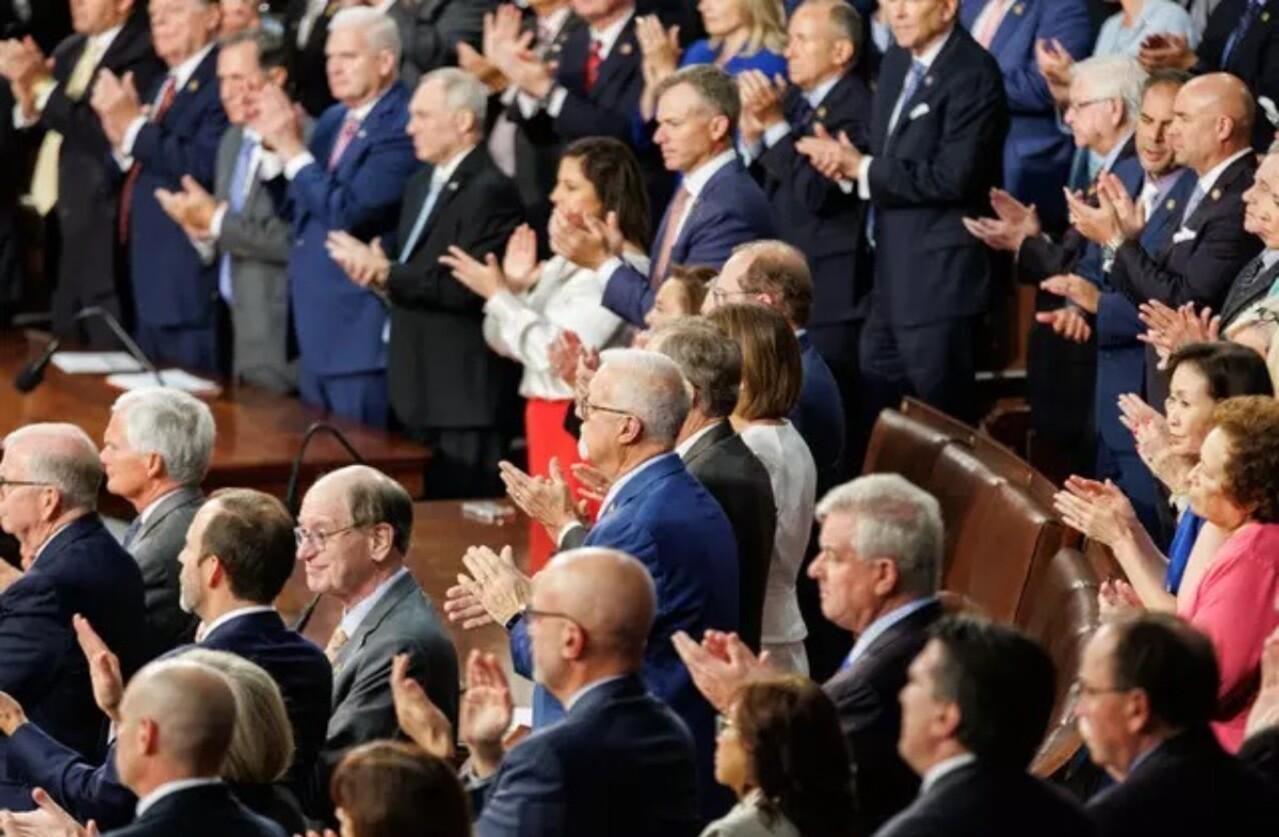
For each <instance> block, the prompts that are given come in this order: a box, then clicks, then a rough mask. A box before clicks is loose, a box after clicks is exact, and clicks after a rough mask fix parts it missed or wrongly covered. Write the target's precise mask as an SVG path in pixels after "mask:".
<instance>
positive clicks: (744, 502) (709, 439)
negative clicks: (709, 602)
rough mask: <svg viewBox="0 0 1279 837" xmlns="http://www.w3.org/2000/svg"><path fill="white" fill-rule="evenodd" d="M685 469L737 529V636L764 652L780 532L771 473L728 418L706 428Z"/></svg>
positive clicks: (687, 459)
mask: <svg viewBox="0 0 1279 837" xmlns="http://www.w3.org/2000/svg"><path fill="white" fill-rule="evenodd" d="M684 467H685V468H687V469H688V472H689V473H690V474H692V475H693V477H694V478H696V480H697V481H698V482H700V483H701V484H702V486H703V487H704V488H705V489H706V490H707V491H709V492H710V494H711V496H712V497H714V498H715V502H717V503H719V506H720V508H721V509H723V510H724V516H725V517H727V518H728V523H729V525H730V526H732V527H733V536H734V537H735V538H736V540H737V544H738V547H737V557H738V563H737V574H738V581H739V582H740V593H741V595H740V597H739V598H738V606H737V613H738V617H739V618H738V628H737V634H738V636H740V637H741V638H742V641H743V642H745V643H746V644H747V645H749V646H750V647H751V648H753V649H755V650H756V651H758V650H759V640H760V624H761V619H762V618H763V615H764V587H765V584H766V583H767V581H768V564H769V561H770V560H771V559H772V555H773V537H774V535H776V533H777V532H776V530H777V503H776V502H774V500H773V487H772V484H771V483H770V482H769V479H768V471H767V470H765V468H764V464H763V463H762V462H760V461H759V458H758V457H756V456H755V454H754V453H752V452H751V449H750V448H748V447H747V446H746V443H745V442H743V441H742V437H740V436H738V435H737V433H735V432H734V431H733V427H732V425H730V424H729V423H728V422H727V421H721V422H720V423H719V424H717V425H715V426H714V427H713V428H711V429H710V430H708V431H706V435H704V436H702V438H700V439H698V440H697V442H696V443H694V445H693V446H692V447H691V448H689V449H688V453H687V454H685V455H684Z"/></svg>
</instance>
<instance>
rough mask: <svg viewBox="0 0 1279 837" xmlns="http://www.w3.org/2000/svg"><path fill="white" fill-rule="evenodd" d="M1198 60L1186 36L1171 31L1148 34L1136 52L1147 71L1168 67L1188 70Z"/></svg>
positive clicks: (1166, 68) (1138, 59)
mask: <svg viewBox="0 0 1279 837" xmlns="http://www.w3.org/2000/svg"><path fill="white" fill-rule="evenodd" d="M1198 60H1199V59H1198V57H1197V56H1196V55H1195V51H1194V50H1193V49H1191V48H1190V41H1189V40H1188V39H1187V38H1186V36H1185V35H1174V34H1172V33H1171V32H1159V33H1156V34H1154V35H1150V36H1148V37H1147V38H1146V40H1144V41H1143V42H1142V44H1141V49H1140V51H1138V53H1137V61H1138V62H1139V63H1140V64H1141V66H1142V68H1143V69H1145V71H1146V72H1148V73H1153V72H1155V71H1156V70H1168V69H1173V70H1189V69H1190V68H1191V67H1193V66H1195V62H1196V61H1198Z"/></svg>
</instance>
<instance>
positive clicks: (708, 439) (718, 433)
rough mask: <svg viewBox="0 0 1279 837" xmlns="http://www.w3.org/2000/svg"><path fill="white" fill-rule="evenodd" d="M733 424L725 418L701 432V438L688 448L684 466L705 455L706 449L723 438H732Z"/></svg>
mask: <svg viewBox="0 0 1279 837" xmlns="http://www.w3.org/2000/svg"><path fill="white" fill-rule="evenodd" d="M732 436H733V426H732V425H731V424H729V423H728V420H727V419H724V420H723V421H721V422H719V423H718V424H716V425H715V426H714V427H712V428H711V429H710V430H707V431H706V432H705V433H703V434H702V438H700V439H698V440H697V441H696V442H694V443H693V446H692V447H691V448H689V449H688V454H687V455H686V456H685V457H684V467H689V466H691V465H692V464H693V463H694V462H696V461H698V460H699V459H701V458H702V457H703V456H705V455H706V453H707V451H709V450H710V449H711V448H713V447H715V446H716V445H718V444H719V443H720V442H722V441H724V440H725V439H729V438H732Z"/></svg>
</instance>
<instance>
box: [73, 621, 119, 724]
mask: <svg viewBox="0 0 1279 837" xmlns="http://www.w3.org/2000/svg"><path fill="white" fill-rule="evenodd" d="M71 625H72V627H74V628H75V635H76V640H78V641H79V643H80V650H81V651H82V652H83V653H84V658H85V660H87V661H88V663H89V679H90V680H91V681H92V685H93V700H94V701H95V702H96V703H97V704H98V708H99V709H101V710H102V713H103V714H104V715H106V716H107V717H108V718H110V719H111V720H112V721H115V722H116V723H119V721H120V700H121V699H122V698H123V697H124V676H123V674H121V672H120V658H119V657H117V656H116V655H115V654H114V653H112V651H111V649H110V648H108V647H107V644H106V643H105V642H103V641H102V637H100V636H98V634H97V632H96V631H95V630H93V626H92V625H90V624H89V620H88V619H85V618H84V617H83V616H81V615H80V614H78V613H77V614H76V615H75V616H73V617H71Z"/></svg>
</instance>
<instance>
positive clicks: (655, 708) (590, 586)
mask: <svg viewBox="0 0 1279 837" xmlns="http://www.w3.org/2000/svg"><path fill="white" fill-rule="evenodd" d="M532 587H533V590H532V594H531V597H530V599H529V604H528V607H527V608H526V610H525V611H524V618H525V620H526V621H528V622H531V623H532V624H533V629H532V630H530V632H529V633H530V636H531V641H532V644H533V654H532V656H533V659H534V667H535V676H536V678H537V681H538V682H539V683H541V684H543V685H544V686H545V688H546V689H547V690H548V691H549V692H550V693H551V694H552V695H554V696H555V698H556V699H557V700H558V701H560V702H561V703H562V704H563V705H564V706H566V707H567V708H568V710H567V714H566V715H565V718H564V720H563V721H561V722H559V723H557V724H555V725H553V726H550V727H547V728H546V729H545V730H543V731H542V732H539V733H538V734H536V735H532V736H529V737H528V738H526V739H524V740H523V741H522V742H520V743H519V744H517V745H516V746H515V747H513V748H512V749H511V750H510V751H509V752H507V753H505V754H504V753H503V751H502V735H503V734H504V732H505V731H506V728H507V727H508V726H509V725H510V721H511V699H510V692H509V689H508V687H507V683H506V676H505V674H504V672H503V671H502V668H501V666H500V665H499V664H498V663H497V660H496V659H495V658H494V657H493V655H491V654H490V655H481V654H480V653H479V652H472V656H471V659H470V661H469V664H468V666H467V701H468V708H470V709H471V711H470V712H468V713H466V714H465V715H463V721H462V726H461V728H460V729H459V730H458V734H459V735H460V737H461V739H462V740H463V741H464V742H465V743H466V745H467V746H468V747H469V748H470V751H471V754H472V765H473V767H474V772H475V777H476V778H477V779H478V782H477V783H476V787H475V790H474V791H473V802H474V808H475V811H476V812H477V813H478V822H477V823H476V832H477V833H478V834H481V835H484V837H498V835H511V837H514V835H520V837H543V835H544V836H545V837H576V835H582V837H587V836H588V835H589V836H590V837H596V835H605V834H607V835H610V836H611V837H630V835H635V837H641V835H643V836H644V837H650V836H651V835H663V836H664V837H691V835H693V834H696V833H697V829H698V823H697V811H696V789H695V785H694V769H693V742H692V741H691V740H690V738H689V735H688V730H687V729H686V728H685V727H684V725H683V724H682V723H680V720H679V718H678V717H677V716H676V715H675V714H674V713H673V712H671V710H670V709H669V708H668V707H667V706H665V705H664V704H663V703H662V702H661V701H659V700H657V699H656V698H655V697H654V696H653V695H651V694H649V693H648V689H647V687H646V686H645V683H644V679H643V678H642V677H641V674H642V669H643V668H644V666H645V648H644V646H645V643H646V642H647V641H648V640H649V638H650V637H652V636H653V627H654V626H653V620H654V616H655V614H656V611H657V591H656V589H655V586H654V584H653V579H652V578H651V577H650V576H649V574H648V571H647V570H646V569H645V568H644V565H643V564H642V563H640V562H639V561H637V560H635V559H634V558H632V557H630V556H629V555H626V554H624V553H621V552H618V551H616V550H612V549H577V550H571V551H569V552H565V553H561V554H560V555H557V556H556V557H555V558H553V559H552V561H551V563H550V564H549V565H548V566H547V567H546V568H545V569H544V570H542V572H540V573H538V575H537V577H536V578H535V579H533V582H532ZM399 675H402V669H401V670H397V681H396V689H395V702H396V709H397V710H398V712H399V717H400V719H401V722H402V723H403V725H404V730H405V732H407V733H408V734H409V735H410V736H411V737H412V738H413V739H414V740H415V741H417V742H418V744H420V745H421V746H422V747H423V748H424V749H426V750H427V751H429V752H434V753H435V755H438V756H440V757H441V758H449V757H451V756H452V742H453V740H454V735H453V731H452V729H451V728H450V727H449V725H448V723H447V721H446V719H445V718H444V715H443V713H441V712H440V711H439V710H437V709H434V708H433V707H431V706H430V705H429V703H428V702H427V699H426V696H425V695H424V693H423V692H422V691H421V689H420V688H415V686H414V684H412V683H411V681H407V679H400V678H399ZM468 718H469V720H470V723H469V724H468V723H467V719H468ZM482 719H487V720H488V721H491V723H484V724H482V725H481V724H480V723H478V721H480V720H482Z"/></svg>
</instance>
